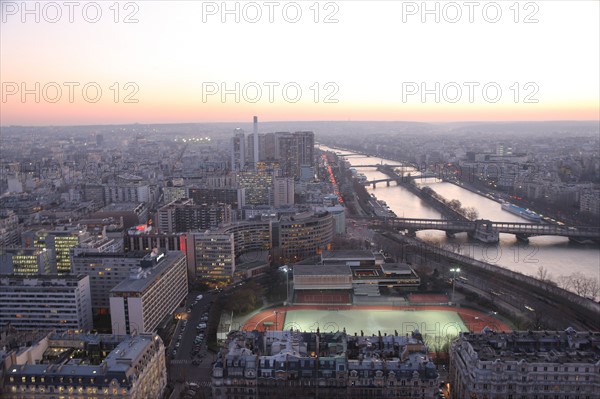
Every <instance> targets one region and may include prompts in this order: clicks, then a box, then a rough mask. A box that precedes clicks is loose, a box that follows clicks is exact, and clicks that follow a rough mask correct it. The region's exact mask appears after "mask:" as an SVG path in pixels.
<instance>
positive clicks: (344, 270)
mask: <svg viewBox="0 0 600 399" xmlns="http://www.w3.org/2000/svg"><path fill="white" fill-rule="evenodd" d="M351 274H352V273H351V271H350V267H349V266H346V265H295V266H294V276H350V275H351Z"/></svg>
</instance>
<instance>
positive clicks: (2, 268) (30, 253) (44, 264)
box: [0, 248, 54, 274]
mask: <svg viewBox="0 0 600 399" xmlns="http://www.w3.org/2000/svg"><path fill="white" fill-rule="evenodd" d="M53 258H54V256H53V254H52V251H49V250H46V249H33V248H0V274H50V273H52V268H53V266H52V260H53Z"/></svg>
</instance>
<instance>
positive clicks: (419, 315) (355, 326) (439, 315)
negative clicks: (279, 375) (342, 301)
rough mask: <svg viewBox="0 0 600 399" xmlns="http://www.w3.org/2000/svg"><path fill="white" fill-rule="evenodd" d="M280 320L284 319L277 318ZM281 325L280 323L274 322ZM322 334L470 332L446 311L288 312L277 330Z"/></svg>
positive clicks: (446, 333)
mask: <svg viewBox="0 0 600 399" xmlns="http://www.w3.org/2000/svg"><path fill="white" fill-rule="evenodd" d="M279 318H281V319H283V318H284V317H283V315H281V316H279ZM276 322H278V323H280V322H281V320H276ZM281 328H283V330H289V329H291V328H293V329H294V330H300V331H311V332H315V331H317V329H319V331H321V332H336V331H342V330H344V328H345V329H346V333H348V334H352V335H354V333H357V334H359V335H360V333H361V330H362V332H363V333H364V335H373V334H375V335H378V334H379V332H381V334H382V335H383V334H385V333H387V334H388V335H390V334H395V332H396V331H397V333H398V335H405V334H410V333H411V332H412V331H414V330H419V331H420V332H421V334H423V335H430V336H436V337H441V336H456V335H458V333H459V332H466V331H469V329H468V328H467V327H466V326H465V324H464V323H463V321H462V319H461V317H460V316H459V315H458V314H457V313H456V312H453V311H445V310H375V309H369V310H366V309H365V310H363V309H351V310H325V309H319V310H315V309H310V310H291V309H288V310H287V312H285V319H284V321H283V325H282V326H277V327H276V329H281Z"/></svg>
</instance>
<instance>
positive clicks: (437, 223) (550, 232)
mask: <svg viewBox="0 0 600 399" xmlns="http://www.w3.org/2000/svg"><path fill="white" fill-rule="evenodd" d="M386 223H387V224H388V225H391V226H392V227H394V228H396V229H399V230H408V231H409V232H410V233H414V232H416V231H419V230H442V231H445V232H446V233H447V234H449V235H452V234H455V233H463V232H466V233H468V234H469V236H470V237H472V238H475V239H477V240H480V241H484V242H497V241H498V240H499V234H500V233H508V234H514V235H516V236H517V239H520V240H527V238H528V237H532V236H562V237H568V238H569V239H570V240H572V241H577V242H581V241H587V240H590V241H595V242H597V243H600V227H573V226H564V225H554V224H537V223H516V222H493V221H490V220H485V219H479V220H473V221H469V220H443V219H407V218H388V219H386Z"/></svg>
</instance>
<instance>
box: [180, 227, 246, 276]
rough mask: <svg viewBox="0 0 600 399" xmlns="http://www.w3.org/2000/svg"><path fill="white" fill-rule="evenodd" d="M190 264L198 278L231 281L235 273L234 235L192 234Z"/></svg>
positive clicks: (189, 242) (190, 236)
mask: <svg viewBox="0 0 600 399" xmlns="http://www.w3.org/2000/svg"><path fill="white" fill-rule="evenodd" d="M188 248H189V251H188V258H189V259H188V262H189V263H190V265H191V266H192V267H191V272H192V274H193V275H194V276H195V277H196V278H207V279H215V280H225V281H230V280H231V279H232V278H233V275H234V273H235V253H234V237H233V233H229V234H218V233H214V232H203V233H200V232H198V233H190V234H189V235H188Z"/></svg>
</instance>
